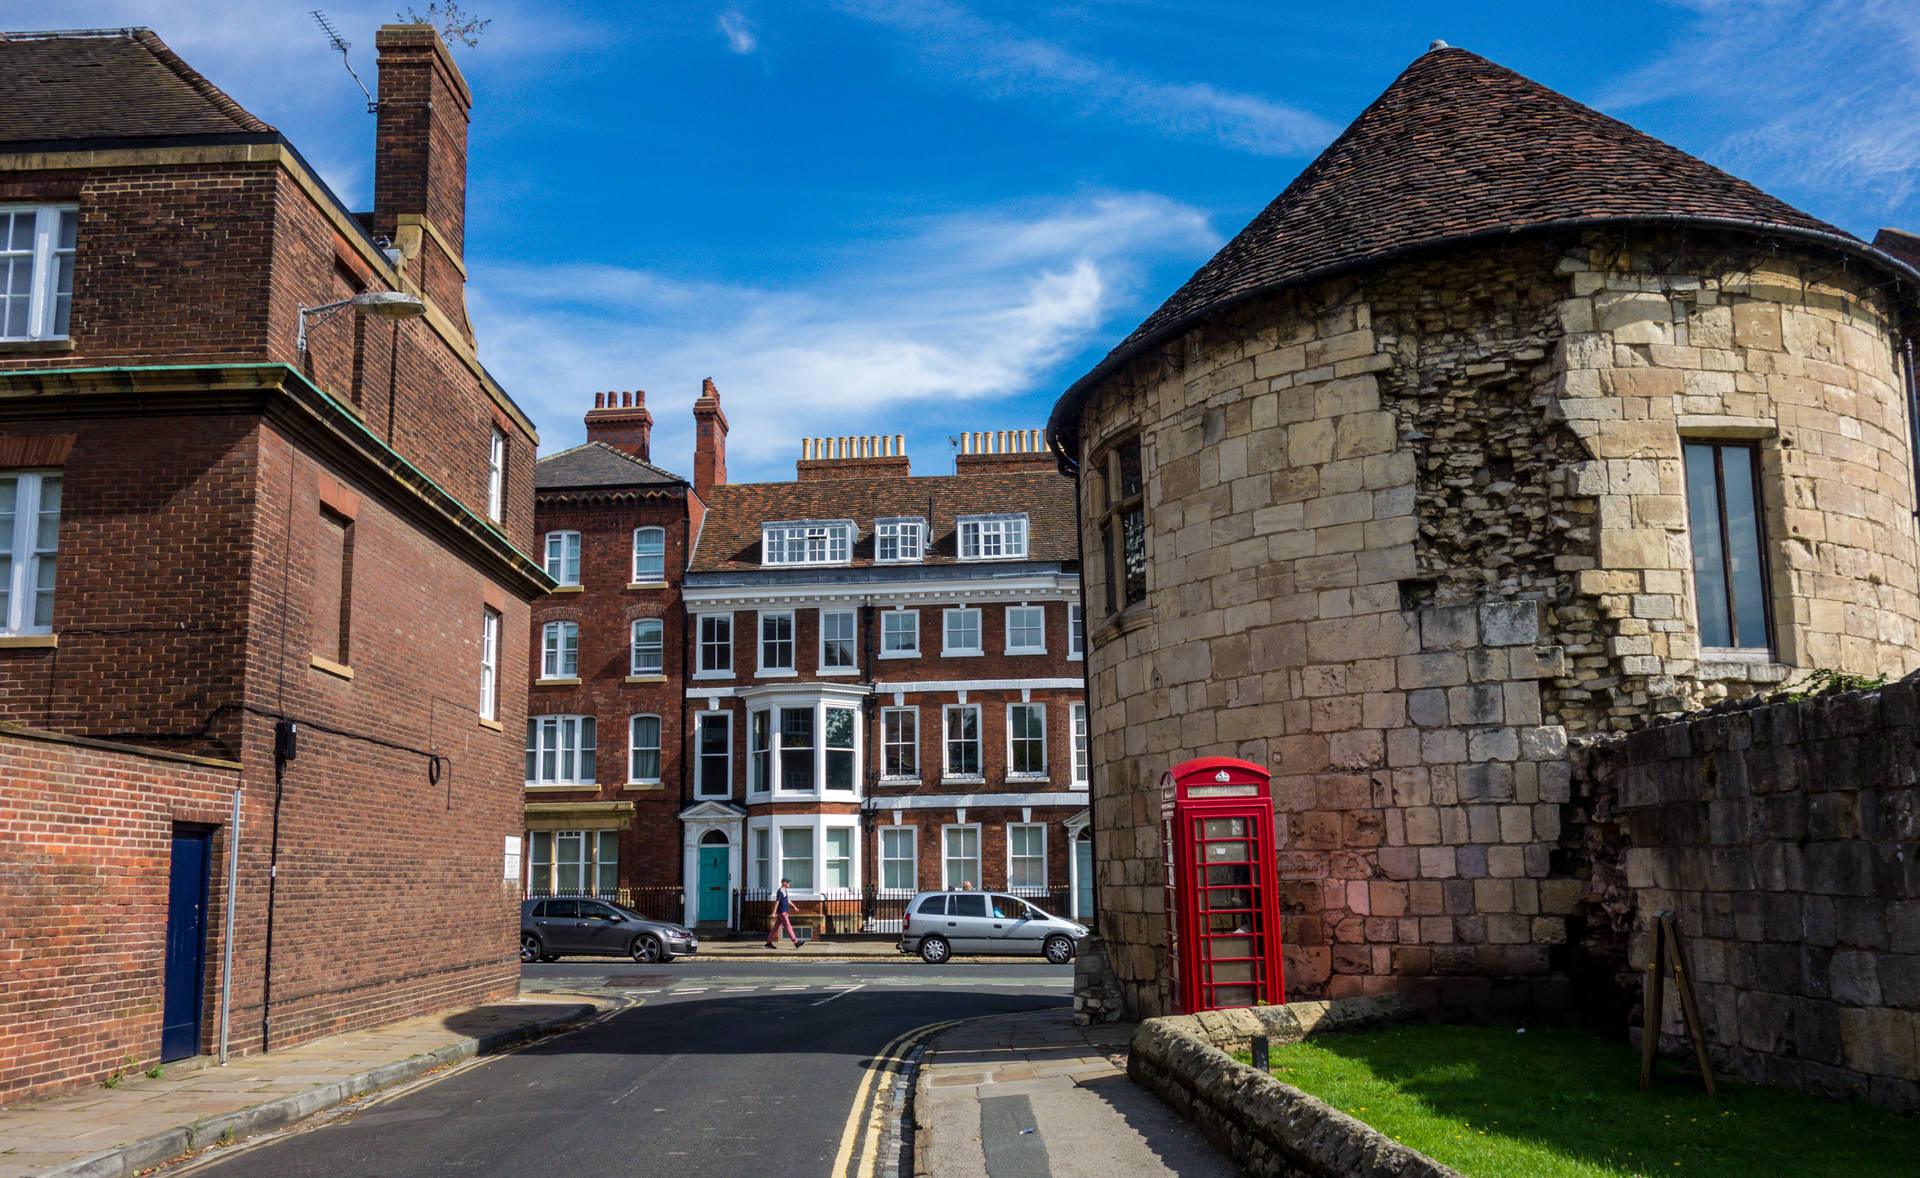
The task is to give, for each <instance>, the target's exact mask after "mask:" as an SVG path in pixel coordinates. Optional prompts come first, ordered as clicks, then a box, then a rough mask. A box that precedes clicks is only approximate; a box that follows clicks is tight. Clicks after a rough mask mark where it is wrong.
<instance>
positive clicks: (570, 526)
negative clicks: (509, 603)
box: [521, 490, 688, 888]
mask: <svg viewBox="0 0 1920 1178" xmlns="http://www.w3.org/2000/svg"><path fill="white" fill-rule="evenodd" d="M642 527H657V528H661V529H663V530H664V531H665V532H666V575H667V581H668V584H667V586H666V587H665V588H659V589H653V588H649V589H629V588H628V587H627V586H628V585H629V584H630V583H631V582H632V580H633V532H634V529H635V528H642ZM536 530H537V533H538V536H539V537H540V538H539V539H536V541H535V546H536V548H538V549H539V551H540V554H541V556H542V558H543V559H544V554H545V540H544V537H545V535H546V533H548V532H551V531H577V532H579V533H580V585H581V588H580V591H579V592H561V593H555V594H553V595H551V596H549V597H547V598H545V599H544V600H542V601H540V602H538V603H536V604H535V606H534V607H533V610H532V625H531V628H530V630H529V638H528V643H527V655H526V660H525V662H524V663H523V664H522V665H523V666H524V667H525V668H526V678H527V680H528V681H537V680H538V679H539V678H540V670H541V667H540V657H541V649H540V641H541V639H540V635H541V628H542V627H543V626H544V625H545V624H546V623H548V622H558V621H565V622H575V623H577V624H578V625H579V627H580V684H579V686H577V687H573V686H568V687H543V686H540V685H538V683H537V682H536V683H535V686H534V687H533V688H532V689H531V692H530V697H531V698H530V703H529V707H530V709H531V711H532V714H535V715H589V716H593V717H594V718H595V722H596V725H597V728H598V737H597V744H598V749H597V751H598V767H597V772H596V776H597V778H598V780H599V786H598V788H594V789H580V790H564V791H552V790H545V789H542V790H538V791H534V792H529V793H528V794H527V795H526V798H527V801H529V802H581V801H593V800H605V801H630V802H632V803H633V805H634V817H633V822H632V824H631V826H629V827H628V828H627V829H626V830H624V831H622V832H621V835H620V851H619V854H620V868H619V870H620V886H622V887H630V888H631V887H661V886H667V885H677V884H679V883H680V882H681V880H680V875H681V851H680V841H681V839H680V820H679V818H678V814H679V813H680V810H681V808H682V807H683V805H684V804H685V803H684V802H683V801H682V800H681V799H682V796H683V795H682V792H681V783H682V780H683V775H684V774H685V773H686V772H687V768H686V764H687V762H686V759H685V751H684V750H685V749H686V748H687V739H686V738H687V735H688V734H687V732H686V731H685V728H684V724H683V709H682V700H681V686H682V683H683V681H684V664H685V652H686V641H685V631H684V625H685V622H684V619H685V614H684V613H683V612H682V610H681V608H680V583H679V582H680V575H681V572H682V570H684V569H685V568H686V566H687V538H688V530H687V522H686V497H685V495H684V493H683V492H681V491H679V490H674V491H671V492H663V493H661V494H659V495H657V496H654V497H649V498H646V499H642V500H638V501H635V500H621V501H617V502H608V503H579V502H573V503H562V502H555V501H552V500H546V501H542V502H541V503H540V504H539V506H538V513H537V521H536ZM639 618H658V619H660V621H661V623H662V626H661V630H662V634H661V641H662V662H663V670H664V673H665V677H664V680H663V681H662V682H659V683H628V682H626V679H627V677H628V672H629V671H630V669H631V667H632V656H631V647H630V643H631V633H632V624H633V622H634V621H635V620H636V619H639ZM644 714H652V715H656V716H659V717H660V787H659V788H657V789H639V788H629V787H627V785H626V781H627V753H628V748H627V745H628V728H627V721H628V718H629V717H632V716H636V715H644ZM522 747H524V743H523V746H522ZM521 772H522V774H523V775H524V772H525V770H524V769H522V770H521Z"/></svg>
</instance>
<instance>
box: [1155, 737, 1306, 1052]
mask: <svg viewBox="0 0 1920 1178" xmlns="http://www.w3.org/2000/svg"><path fill="white" fill-rule="evenodd" d="M1268 776H1269V775H1268V773H1267V771H1266V770H1265V769H1262V768H1261V767H1260V766H1258V765H1255V764H1252V763H1251V762H1248V761H1241V760H1236V759H1235V758H1232V757H1201V758H1199V759H1198V760H1193V761H1187V762H1185V763H1184V764H1180V765H1175V766H1174V767H1173V768H1172V769H1170V770H1168V771H1167V773H1166V775H1165V776H1163V777H1162V778H1161V779H1160V788H1161V803H1160V816H1161V821H1162V824H1163V833H1164V834H1165V836H1166V838H1165V842H1166V858H1167V862H1166V867H1167V956H1168V959H1169V960H1170V961H1171V963H1172V966H1173V986H1172V997H1173V1009H1174V1010H1175V1012H1177V1013H1180V1014H1191V1013H1193V1012H1194V1011H1199V1010H1218V1009H1221V1008H1222V1007H1228V1006H1253V1005H1256V1004H1257V1003H1261V1002H1268V1003H1282V1002H1285V1001H1286V1000H1287V992H1286V981H1285V979H1284V978H1283V977H1282V976H1281V968H1280V910H1279V893H1278V891H1277V890H1276V888H1275V886H1274V870H1273V860H1274V847H1273V799H1272V796H1271V794H1270V793H1269V791H1268V788H1267V778H1268Z"/></svg>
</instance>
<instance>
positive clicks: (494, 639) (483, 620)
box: [480, 605, 500, 720]
mask: <svg viewBox="0 0 1920 1178" xmlns="http://www.w3.org/2000/svg"><path fill="white" fill-rule="evenodd" d="M499 711H500V611H499V610H497V609H495V608H493V607H492V606H490V605H483V606H481V607H480V718H481V719H482V720H492V719H494V718H495V716H496V715H497V713H498V712H499Z"/></svg>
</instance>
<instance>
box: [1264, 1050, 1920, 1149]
mask: <svg viewBox="0 0 1920 1178" xmlns="http://www.w3.org/2000/svg"><path fill="white" fill-rule="evenodd" d="M1240 1058H1241V1059H1242V1060H1243V1061H1244V1060H1245V1059H1246V1056H1245V1055H1244V1054H1243V1055H1242V1056H1241V1057H1240ZM1272 1063H1273V1074H1274V1075H1275V1076H1276V1077H1278V1078H1279V1079H1280V1080H1282V1081H1284V1082H1286V1083H1288V1084H1292V1085H1293V1086H1294V1087H1296V1088H1300V1089H1304V1090H1305V1091H1307V1092H1311V1093H1312V1094H1314V1095H1315V1096H1318V1097H1319V1098H1320V1099H1322V1100H1324V1101H1326V1102H1327V1103H1328V1104H1330V1105H1332V1106H1334V1107H1335V1108H1338V1109H1341V1110H1342V1111H1344V1112H1346V1113H1348V1114H1350V1115H1351V1116H1353V1117H1354V1118H1356V1119H1357V1120H1361V1121H1364V1122H1366V1123H1367V1124H1369V1125H1371V1126H1373V1127H1374V1128H1375V1129H1378V1130H1380V1131H1381V1132H1382V1133H1385V1134H1386V1135H1387V1136H1389V1137H1392V1138H1393V1139H1394V1140H1396V1141H1400V1142H1403V1143H1404V1144H1406V1145H1408V1146H1411V1147H1412V1148H1414V1149H1417V1150H1419V1151H1420V1152H1421V1153H1424V1154H1426V1155H1427V1156H1428V1157H1431V1158H1433V1159H1435V1160H1436V1161H1439V1162H1442V1163H1444V1164H1446V1165H1448V1166H1452V1167H1453V1168H1454V1169H1456V1170H1459V1171H1460V1172H1461V1173H1463V1174H1468V1175H1471V1176H1472V1178H1562V1176H1567V1178H1602V1176H1605V1178H1618V1176H1622V1175H1640V1176H1651V1175H1712V1176H1715V1178H1720V1176H1729V1178H1732V1176H1740V1175H1756V1176H1757V1175H1765V1176H1766V1178H1797V1176H1800V1175H1805V1176H1807V1178H1830V1176H1832V1175H1846V1176H1847V1178H1879V1176H1882V1175H1884V1176H1886V1178H1896V1176H1897V1178H1913V1175H1914V1174H1916V1173H1920V1120H1914V1119H1909V1118H1904V1117H1899V1116H1895V1115H1894V1114H1892V1113H1887V1112H1882V1111H1880V1110H1878V1109H1874V1108H1870V1107H1868V1106H1866V1105H1863V1104H1859V1103H1850V1104H1838V1103H1834V1102H1831V1101H1827V1100H1823V1099H1820V1098H1819V1097H1814V1096H1806V1095H1802V1094H1800V1093H1796V1092H1786V1091H1781V1090H1778V1089H1772V1088H1759V1087H1753V1086H1749V1085H1743V1084H1733V1083H1730V1082H1727V1081H1725V1080H1721V1081H1719V1087H1720V1099H1719V1100H1718V1101H1714V1100H1709V1099H1708V1098H1707V1094H1706V1092H1705V1091H1704V1090H1702V1088H1701V1086H1700V1081H1699V1077H1698V1075H1697V1074H1692V1075H1688V1074H1682V1073H1680V1072H1679V1071H1678V1070H1677V1069H1676V1067H1675V1065H1674V1064H1672V1063H1671V1062H1669V1061H1667V1060H1662V1061H1661V1064H1660V1068H1659V1070H1658V1071H1657V1072H1656V1074H1655V1080H1654V1087H1653V1091H1652V1092H1650V1093H1648V1094H1646V1095H1644V1096H1643V1095H1641V1093H1640V1056H1639V1053H1638V1052H1637V1051H1635V1050H1634V1049H1633V1048H1631V1047H1627V1046H1625V1045H1623V1044H1617V1043H1608V1042H1605V1041H1603V1040H1600V1039H1598V1038H1595V1037H1594V1036H1592V1035H1589V1034H1586V1033H1584V1032H1580V1031H1572V1030H1563V1029H1557V1028H1531V1029H1529V1030H1526V1031H1516V1030H1515V1029H1514V1028H1512V1027H1504V1028H1501V1027H1454V1026H1432V1025H1414V1026H1405V1027H1394V1028H1391V1029H1388V1030H1384V1031H1376V1032H1373V1033H1370V1034H1365V1035H1351V1036H1337V1037H1329V1038H1326V1039H1317V1040H1312V1041H1309V1042H1305V1043H1296V1044H1291V1045H1289V1046H1285V1047H1279V1048H1275V1049H1274V1051H1273V1054H1272Z"/></svg>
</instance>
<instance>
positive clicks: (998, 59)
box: [841, 0, 1339, 156]
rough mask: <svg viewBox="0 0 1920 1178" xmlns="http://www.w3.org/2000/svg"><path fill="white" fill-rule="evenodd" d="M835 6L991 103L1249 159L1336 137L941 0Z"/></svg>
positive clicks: (1245, 100) (1265, 107)
mask: <svg viewBox="0 0 1920 1178" xmlns="http://www.w3.org/2000/svg"><path fill="white" fill-rule="evenodd" d="M841 8H842V9H843V10H844V11H846V12H848V13H849V14H850V15H853V16H856V17H859V18H860V19H863V20H867V21H870V22H872V23H874V24H877V25H880V26H882V27H885V28H888V29H892V30H894V31H895V32H897V33H901V34H904V35H905V37H906V39H907V45H908V47H909V49H910V51H911V52H912V53H913V54H914V56H915V57H916V59H917V61H918V64H919V65H921V66H923V67H927V68H930V69H932V70H934V71H936V72H938V73H940V74H942V75H944V76H946V77H949V78H955V79H961V80H964V81H967V82H969V83H971V84H973V85H976V86H978V87H980V88H981V90H982V91H983V92H985V93H986V94H988V95H989V96H992V97H995V98H1014V97H1038V98H1043V99H1047V100H1050V101H1052V102H1055V103H1057V104H1060V105H1064V106H1067V107H1069V108H1071V109H1072V110H1073V112H1074V113H1075V114H1076V115H1078V116H1080V117H1086V118H1117V119H1120V120H1122V121H1124V122H1127V123H1131V124H1133V125H1135V126H1139V127H1144V128H1147V129H1149V130H1152V131H1154V132H1156V133H1158V134H1161V135H1164V136H1166V137H1168V138H1182V139H1204V140H1211V141H1213V142H1216V143H1220V144H1222V145H1224V146H1227V147H1230V148H1233V149H1235V150H1237V151H1245V152H1249V153H1251V154H1254V155H1271V156H1292V155H1304V154H1309V153H1311V152H1315V151H1318V150H1319V149H1320V148H1322V147H1324V146H1326V144H1327V143H1328V142H1330V141H1331V140H1332V139H1333V137H1334V135H1335V134H1336V133H1337V132H1338V130H1339V129H1338V128H1337V127H1335V126H1334V125H1333V124H1331V123H1329V122H1327V121H1326V120H1325V119H1322V118H1321V117H1319V116H1318V115H1315V114H1313V113H1311V112H1309V111H1304V110H1301V109H1299V108H1298V107H1293V106H1288V105H1287V104H1285V103H1281V102H1275V101H1273V100H1272V99H1268V98H1263V97H1261V96H1259V95H1257V94H1243V93H1237V92H1234V91H1228V90H1220V89H1217V88H1215V87H1213V86H1210V85H1207V84H1205V83H1179V82H1166V81H1162V80H1159V79H1156V78H1152V77H1148V76H1145V75H1143V74H1140V73H1138V72H1136V71H1133V70H1130V69H1128V68H1126V67H1125V66H1122V65H1120V64H1118V63H1116V62H1112V61H1103V60H1098V59H1095V58H1090V57H1085V56H1081V55H1079V54H1075V53H1072V52H1070V51H1068V50H1066V49H1064V48H1062V47H1060V46H1059V45H1057V44H1054V43H1053V42H1051V41H1046V40H1043V39H1040V38H1037V37H1028V36H1023V35H1021V34H1019V33H1017V32H1015V31H1013V30H1011V29H1008V28H1006V27H1003V26H1000V25H996V24H994V23H992V22H990V21H987V20H985V19H983V18H982V17H980V16H979V15H977V14H976V13H974V12H972V11H970V10H968V9H966V8H964V7H961V6H960V5H957V4H951V3H947V2H946V0H841Z"/></svg>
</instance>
